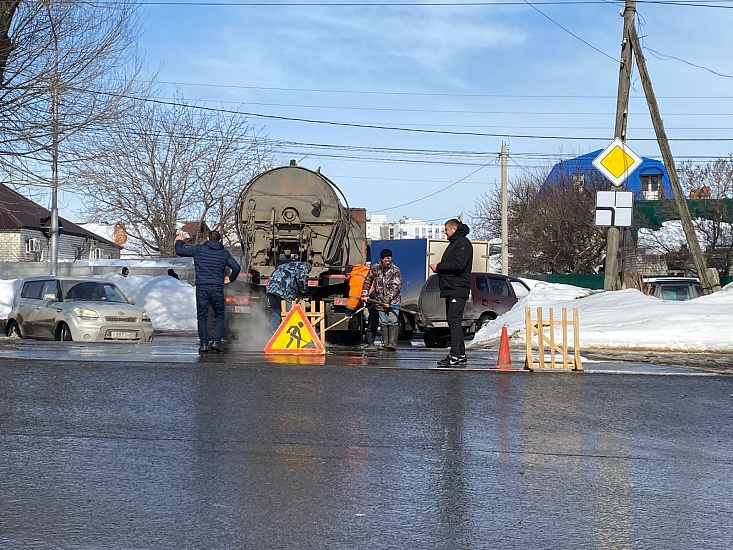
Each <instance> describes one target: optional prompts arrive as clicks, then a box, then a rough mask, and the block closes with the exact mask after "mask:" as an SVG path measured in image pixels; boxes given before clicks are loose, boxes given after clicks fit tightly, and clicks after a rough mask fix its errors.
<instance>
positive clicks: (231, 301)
mask: <svg viewBox="0 0 733 550" xmlns="http://www.w3.org/2000/svg"><path fill="white" fill-rule="evenodd" d="M339 197H340V198H341V199H342V200H343V203H342V201H341V200H340V198H339ZM235 215H236V219H235V222H236V229H237V234H238V237H239V241H240V243H241V247H242V255H241V262H240V263H241V264H242V274H241V275H240V277H239V279H241V283H240V285H239V286H240V287H241V288H244V287H245V286H246V287H248V292H247V294H248V296H244V295H243V296H240V297H239V298H238V297H237V296H227V317H228V318H230V317H231V318H232V319H235V318H236V317H237V314H240V313H241V314H245V315H246V314H249V313H250V312H251V311H252V308H253V307H256V306H257V305H259V306H260V307H265V306H266V300H265V297H264V296H265V292H264V291H265V287H266V285H267V280H268V278H269V277H270V276H271V275H272V273H273V271H275V268H276V267H277V266H278V265H280V264H283V263H286V262H293V261H300V262H308V263H310V264H311V265H312V266H313V269H312V270H311V272H310V274H309V279H308V287H309V289H310V296H309V299H310V300H319V301H323V302H324V304H325V312H326V326H327V327H328V326H331V325H333V324H335V323H336V322H338V321H340V320H342V319H343V318H344V316H345V308H346V298H347V297H348V283H347V282H346V277H345V269H346V266H347V265H354V264H358V263H366V261H367V239H366V210H365V209H362V208H354V209H352V208H349V206H348V202H347V201H346V197H345V196H344V194H343V193H342V192H341V190H340V189H339V188H338V187H337V186H336V184H334V183H333V182H332V181H331V180H329V179H328V178H327V177H326V176H324V175H323V174H321V173H320V171H319V170H316V171H313V170H308V169H307V168H302V167H300V166H297V164H296V162H295V161H290V165H289V166H283V167H280V168H274V169H272V170H268V171H266V172H264V173H262V174H260V175H258V176H255V177H254V178H253V179H252V180H251V181H250V182H249V183H248V184H247V185H246V186H245V188H244V189H243V191H242V193H241V195H240V196H239V199H238V201H237V205H236V214H235ZM227 286H230V285H227ZM232 290H234V289H232ZM238 300H239V301H238ZM245 302H246V303H245ZM361 331H362V322H361V319H360V316H354V317H353V318H352V319H350V320H349V321H348V322H343V323H341V324H340V325H338V326H337V327H334V329H333V330H332V331H329V332H328V333H327V335H328V336H329V340H331V341H334V340H338V341H340V342H341V343H344V344H355V343H358V342H359V341H360V339H361Z"/></svg>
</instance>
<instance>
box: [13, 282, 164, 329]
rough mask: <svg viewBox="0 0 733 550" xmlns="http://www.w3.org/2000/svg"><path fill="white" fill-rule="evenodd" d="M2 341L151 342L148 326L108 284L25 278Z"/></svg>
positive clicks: (147, 320) (142, 315)
mask: <svg viewBox="0 0 733 550" xmlns="http://www.w3.org/2000/svg"><path fill="white" fill-rule="evenodd" d="M5 334H6V335H7V336H17V337H21V338H35V339H38V340H66V341H72V340H73V341H79V342H110V341H129V342H151V341H152V340H153V325H152V323H151V322H150V317H148V314H147V313H146V312H145V310H144V309H143V308H141V307H139V306H136V305H134V301H132V300H128V299H127V298H126V297H125V295H124V294H123V293H122V291H121V290H120V289H119V288H118V287H117V286H116V285H115V284H114V283H113V282H111V281H108V280H105V279H95V278H91V277H54V276H39V277H29V278H27V279H24V280H23V281H22V284H21V286H20V289H19V290H18V292H17V293H16V294H15V297H14V298H13V303H12V305H11V309H10V313H9V314H8V319H7V322H6V324H5Z"/></svg>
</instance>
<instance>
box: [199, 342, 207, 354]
mask: <svg viewBox="0 0 733 550" xmlns="http://www.w3.org/2000/svg"><path fill="white" fill-rule="evenodd" d="M199 353H209V343H208V342H206V343H203V344H201V345H200V346H199Z"/></svg>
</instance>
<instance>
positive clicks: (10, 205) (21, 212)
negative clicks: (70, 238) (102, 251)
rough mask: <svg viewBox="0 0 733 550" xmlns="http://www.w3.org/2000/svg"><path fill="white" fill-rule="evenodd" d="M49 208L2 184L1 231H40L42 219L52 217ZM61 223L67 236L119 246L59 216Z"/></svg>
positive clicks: (0, 199) (0, 190)
mask: <svg viewBox="0 0 733 550" xmlns="http://www.w3.org/2000/svg"><path fill="white" fill-rule="evenodd" d="M50 215H51V213H50V211H49V210H48V209H47V208H44V207H42V206H41V205H39V204H36V203H35V202H33V201H32V200H30V199H27V198H26V197H24V196H23V195H21V194H20V193H18V192H17V191H15V190H13V189H11V188H10V187H8V186H7V185H4V184H2V183H0V229H22V228H26V229H36V230H37V229H39V228H40V222H41V218H45V217H48V216H50ZM59 223H60V224H62V226H63V232H64V233H65V234H67V235H75V236H79V237H88V238H93V239H95V240H97V241H99V242H103V243H104V244H110V245H113V246H118V245H116V244H115V243H114V242H112V241H110V240H108V239H105V238H104V237H101V236H100V235H97V234H95V233H92V232H91V231H87V230H86V229H84V228H83V227H80V226H78V225H76V224H75V223H72V222H70V221H69V220H67V219H65V218H62V217H61V216H59Z"/></svg>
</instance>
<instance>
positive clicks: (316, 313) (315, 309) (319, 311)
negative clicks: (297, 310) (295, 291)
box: [280, 300, 326, 346]
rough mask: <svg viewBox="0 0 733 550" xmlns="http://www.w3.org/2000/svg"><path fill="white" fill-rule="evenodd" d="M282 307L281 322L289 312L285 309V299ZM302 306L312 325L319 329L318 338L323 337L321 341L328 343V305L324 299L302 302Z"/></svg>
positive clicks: (324, 343)
mask: <svg viewBox="0 0 733 550" xmlns="http://www.w3.org/2000/svg"><path fill="white" fill-rule="evenodd" d="M281 304H282V305H281V309H280V322H282V320H283V319H285V316H286V315H287V314H288V312H287V311H286V309H285V300H283V301H282V302H281ZM300 307H302V308H303V311H304V312H305V316H306V317H307V318H308V322H309V323H310V324H311V326H312V327H313V328H314V329H315V330H317V331H318V338H320V339H321V343H322V344H323V345H324V346H325V345H326V340H325V336H326V305H325V304H324V303H323V302H322V301H313V300H311V301H310V302H300Z"/></svg>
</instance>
